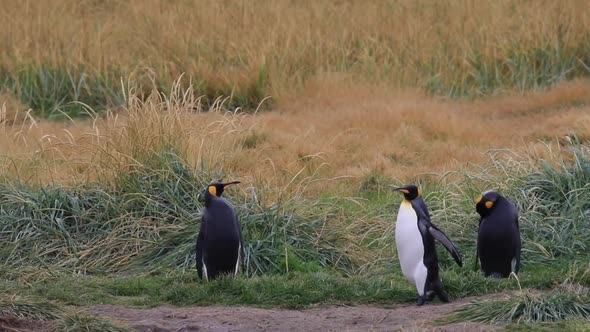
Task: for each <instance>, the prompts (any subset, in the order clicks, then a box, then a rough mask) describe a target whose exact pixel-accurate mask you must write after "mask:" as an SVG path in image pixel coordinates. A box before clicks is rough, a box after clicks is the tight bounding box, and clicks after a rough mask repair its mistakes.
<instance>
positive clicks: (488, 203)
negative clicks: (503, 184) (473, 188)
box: [475, 190, 500, 217]
mask: <svg viewBox="0 0 590 332" xmlns="http://www.w3.org/2000/svg"><path fill="white" fill-rule="evenodd" d="M499 197H500V194H498V192H496V191H494V190H488V191H486V192H484V193H482V194H481V195H480V196H478V197H477V198H476V199H475V210H476V211H477V213H479V215H480V216H482V217H483V216H486V215H488V214H489V213H490V211H492V209H493V208H494V206H495V205H496V201H498V198H499Z"/></svg>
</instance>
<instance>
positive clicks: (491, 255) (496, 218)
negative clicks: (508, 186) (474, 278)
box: [475, 190, 521, 278]
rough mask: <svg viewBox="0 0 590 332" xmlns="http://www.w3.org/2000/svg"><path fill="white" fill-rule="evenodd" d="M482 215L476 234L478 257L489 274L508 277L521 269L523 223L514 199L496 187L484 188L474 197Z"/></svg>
mask: <svg viewBox="0 0 590 332" xmlns="http://www.w3.org/2000/svg"><path fill="white" fill-rule="evenodd" d="M475 209H476V211H477V213H478V214H479V215H480V216H481V219H480V220H479V231H478V235H477V255H476V258H475V264H476V267H477V259H478V258H479V260H480V261H481V270H482V271H483V273H484V275H485V276H486V277H492V278H508V277H509V276H510V274H511V273H514V274H517V273H518V270H519V269H520V251H521V239H520V227H519V225H518V210H517V209H516V206H515V205H514V203H512V202H511V201H509V200H508V199H507V198H505V197H504V196H502V195H500V194H499V193H497V192H496V191H493V190H490V191H487V192H484V193H483V194H482V195H481V196H479V197H478V198H477V199H476V200H475Z"/></svg>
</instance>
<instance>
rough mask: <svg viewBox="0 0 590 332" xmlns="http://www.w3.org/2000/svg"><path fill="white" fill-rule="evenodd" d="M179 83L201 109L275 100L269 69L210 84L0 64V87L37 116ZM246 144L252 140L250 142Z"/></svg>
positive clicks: (98, 105)
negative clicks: (240, 80) (243, 82)
mask: <svg viewBox="0 0 590 332" xmlns="http://www.w3.org/2000/svg"><path fill="white" fill-rule="evenodd" d="M177 83H178V84H179V88H180V89H182V90H183V91H182V93H183V94H184V92H185V91H187V90H188V89H190V90H191V91H194V93H195V94H196V95H197V97H198V98H199V103H198V105H199V107H200V108H199V109H196V110H195V111H206V110H209V109H212V108H218V109H226V110H231V111H233V110H235V109H236V108H240V109H242V110H245V111H255V110H260V109H262V110H264V109H268V108H270V107H271V105H272V101H271V100H270V99H268V98H267V97H268V96H267V94H266V92H265V91H266V69H265V67H264V66H263V67H262V68H261V69H260V73H259V77H258V79H257V80H255V81H254V82H253V83H252V84H251V86H246V87H240V88H236V87H235V86H234V85H231V84H227V85H224V86H211V85H210V84H208V83H207V82H203V81H200V80H199V78H198V77H197V78H194V80H193V79H190V80H189V79H179V80H178V81H166V80H163V79H162V78H161V77H158V76H157V75H155V74H153V73H152V71H150V70H145V71H131V72H129V71H128V72H125V71H123V70H122V69H119V68H107V69H105V70H102V71H97V70H92V69H90V68H87V67H85V66H77V67H74V66H68V67H56V66H52V65H46V64H31V65H21V66H19V67H18V68H11V69H8V68H6V67H0V92H6V93H9V94H11V95H13V96H15V97H16V98H17V99H19V100H20V102H21V103H23V105H25V106H26V107H28V108H31V109H32V110H33V115H34V116H36V117H40V118H46V119H51V120H66V119H69V118H80V117H93V116H94V115H95V114H94V113H101V112H104V111H106V110H107V109H115V110H116V109H120V108H121V107H123V106H125V94H124V92H123V91H124V89H127V90H133V91H134V93H136V94H137V96H138V97H140V98H141V99H143V100H145V99H146V98H148V96H149V95H151V94H152V92H153V91H154V90H157V91H159V92H161V93H163V94H165V95H169V94H170V93H171V92H172V89H173V88H174V86H175V84H177ZM260 138H262V139H263V137H260ZM245 144H247V143H245Z"/></svg>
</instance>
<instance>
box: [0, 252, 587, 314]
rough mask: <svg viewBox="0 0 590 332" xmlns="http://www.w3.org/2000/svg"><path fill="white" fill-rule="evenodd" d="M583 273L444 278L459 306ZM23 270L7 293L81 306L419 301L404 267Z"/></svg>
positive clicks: (455, 272)
mask: <svg viewBox="0 0 590 332" xmlns="http://www.w3.org/2000/svg"><path fill="white" fill-rule="evenodd" d="M575 266H576V263H575V261H574V260H569V261H562V262H559V263H553V264H548V265H545V266H542V267H536V268H531V269H529V270H528V271H526V272H523V273H522V274H521V275H520V277H519V278H520V285H519V283H518V282H516V281H515V280H500V281H498V280H490V279H486V278H484V277H483V276H481V274H479V273H470V272H465V271H463V270H462V269H460V268H451V267H446V268H444V269H443V274H442V277H443V280H444V284H445V289H446V291H447V292H448V293H449V295H450V296H451V299H453V300H456V299H460V298H464V297H468V296H479V295H485V294H491V293H497V292H503V291H507V290H519V289H520V288H519V287H523V288H526V289H529V288H530V289H537V290H549V289H552V288H555V287H558V286H559V285H560V284H562V283H563V282H564V275H568V274H571V271H573V270H575ZM22 271H23V272H24V271H30V272H29V273H30V274H29V276H28V277H27V276H25V275H23V273H22V272H19V271H14V272H12V273H6V274H4V275H3V282H2V284H0V291H11V292H18V293H22V294H26V295H27V296H32V297H44V298H46V299H47V300H51V301H56V302H58V303H63V304H66V305H73V306H88V305H93V304H113V305H124V306H140V307H152V306H157V305H162V304H171V305H179V306H188V305H199V306H204V305H230V306H234V305H248V306H256V307H262V308H273V307H281V308H299V309H300V308H308V307H310V306H313V305H317V304H323V305H342V304H345V305H358V304H377V305H382V306H390V305H394V304H407V303H413V302H414V300H415V298H416V294H415V290H414V287H413V286H412V285H411V284H409V283H408V282H407V281H406V280H405V279H404V277H403V276H402V274H401V271H400V270H399V267H398V266H391V267H388V268H381V269H380V270H374V271H372V272H371V273H362V274H357V275H352V276H344V275H342V274H340V273H337V272H336V271H331V270H329V269H325V268H324V269H321V270H319V271H316V272H314V271H302V272H297V271H296V272H288V273H270V274H264V275H259V276H246V275H244V274H243V275H240V276H239V277H237V278H224V279H220V280H216V281H212V282H207V283H205V282H202V281H200V280H198V279H197V277H196V273H195V270H194V269H191V270H186V271H184V272H182V271H177V270H171V269H169V270H166V271H159V272H152V273H134V274H102V275H100V274H83V273H72V272H69V271H68V270H64V269H62V270H55V269H54V270H47V271H48V272H50V273H51V274H48V273H47V272H45V273H42V274H37V275H36V274H35V273H34V269H32V268H30V269H26V270H25V269H23V270H22ZM39 272H40V271H37V273H39ZM576 276H577V278H578V280H583V282H585V283H586V284H587V283H588V279H587V276H586V277H585V278H586V279H579V278H580V276H581V274H580V273H578V274H577V275H576ZM81 294H82V295H81Z"/></svg>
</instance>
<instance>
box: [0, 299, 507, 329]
mask: <svg viewBox="0 0 590 332" xmlns="http://www.w3.org/2000/svg"><path fill="white" fill-rule="evenodd" d="M505 295H506V294H505V293H501V294H489V295H484V296H478V297H468V298H464V299H460V300H456V301H453V302H450V303H444V304H443V303H439V302H434V303H427V304H425V305H423V306H420V307H418V306H416V305H415V304H404V305H396V306H392V307H390V308H384V307H376V306H365V305H363V306H329V307H326V306H319V307H314V308H309V309H303V310H288V309H260V308H251V307H170V306H160V307H154V308H149V309H139V308H125V307H119V306H113V305H96V306H92V307H88V308H87V310H88V312H89V313H91V314H94V315H97V316H100V317H103V318H108V319H111V320H114V321H116V322H119V323H120V324H121V325H124V326H127V327H129V328H130V329H132V330H135V331H140V332H172V331H175V332H193V331H199V332H204V331H212V332H230V331H338V332H344V331H349V332H352V331H400V330H403V331H437V332H447V331H492V330H495V329H498V328H500V327H501V326H499V325H488V324H480V323H471V322H465V323H457V324H450V325H445V326H435V325H433V321H434V320H436V319H438V318H441V317H444V316H446V315H447V314H450V313H451V312H453V311H455V310H456V309H458V308H459V307H461V306H465V305H469V304H470V303H472V302H480V301H485V300H492V299H497V298H500V297H502V296H505ZM52 327H53V324H52V322H42V321H26V320H21V319H15V318H10V317H0V332H4V331H7V332H29V331H50V330H51V329H52Z"/></svg>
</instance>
